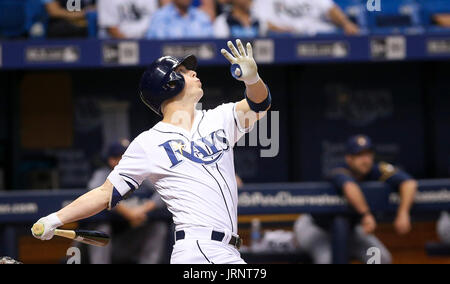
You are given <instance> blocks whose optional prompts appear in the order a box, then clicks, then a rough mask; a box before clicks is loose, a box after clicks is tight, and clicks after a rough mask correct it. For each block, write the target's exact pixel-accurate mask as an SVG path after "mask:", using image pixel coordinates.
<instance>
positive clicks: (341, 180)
mask: <svg viewBox="0 0 450 284" xmlns="http://www.w3.org/2000/svg"><path fill="white" fill-rule="evenodd" d="M328 180H329V181H330V182H331V183H332V184H333V185H334V186H335V187H337V188H338V189H339V190H342V189H343V187H344V185H345V183H346V182H355V183H356V180H355V178H354V177H353V176H352V174H351V172H350V170H348V169H346V168H344V167H340V168H335V169H333V170H332V171H331V172H330V174H329V176H328Z"/></svg>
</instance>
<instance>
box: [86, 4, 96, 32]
mask: <svg viewBox="0 0 450 284" xmlns="http://www.w3.org/2000/svg"><path fill="white" fill-rule="evenodd" d="M86 19H87V22H88V36H89V37H91V38H96V37H97V32H98V22H97V20H98V13H97V11H89V12H87V13H86Z"/></svg>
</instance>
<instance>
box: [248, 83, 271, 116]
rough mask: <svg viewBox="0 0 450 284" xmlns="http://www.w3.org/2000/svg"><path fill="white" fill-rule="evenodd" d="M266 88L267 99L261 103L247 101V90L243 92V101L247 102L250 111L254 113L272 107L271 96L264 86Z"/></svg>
mask: <svg viewBox="0 0 450 284" xmlns="http://www.w3.org/2000/svg"><path fill="white" fill-rule="evenodd" d="M266 88H267V98H266V99H265V100H264V101H263V102H261V103H259V104H258V103H255V102H253V101H252V100H250V99H249V97H248V96H247V90H246V91H245V99H246V100H247V102H248V105H249V106H250V109H251V110H252V111H254V112H256V113H259V112H263V111H266V110H267V109H268V108H269V107H270V106H271V105H272V95H271V94H270V90H269V87H268V86H267V85H266Z"/></svg>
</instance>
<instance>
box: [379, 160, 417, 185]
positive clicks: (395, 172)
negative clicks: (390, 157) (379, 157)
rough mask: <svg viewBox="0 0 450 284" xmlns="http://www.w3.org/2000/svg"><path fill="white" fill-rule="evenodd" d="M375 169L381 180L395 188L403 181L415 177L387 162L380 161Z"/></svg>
mask: <svg viewBox="0 0 450 284" xmlns="http://www.w3.org/2000/svg"><path fill="white" fill-rule="evenodd" d="M374 171H375V175H377V177H378V178H377V179H378V180H379V181H381V182H385V183H387V184H389V185H390V186H392V187H393V188H395V189H398V187H399V186H400V185H401V184H402V183H403V182H405V181H407V180H410V179H413V178H412V176H410V175H409V174H408V173H406V172H404V171H402V170H400V169H398V168H397V167H395V166H393V165H391V164H389V163H386V162H380V163H378V165H376V167H375V169H374Z"/></svg>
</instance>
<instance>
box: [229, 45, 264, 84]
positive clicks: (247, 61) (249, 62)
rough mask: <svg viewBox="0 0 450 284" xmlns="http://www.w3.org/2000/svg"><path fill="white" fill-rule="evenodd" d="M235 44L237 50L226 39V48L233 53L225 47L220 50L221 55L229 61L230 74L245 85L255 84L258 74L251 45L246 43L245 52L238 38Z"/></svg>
mask: <svg viewBox="0 0 450 284" xmlns="http://www.w3.org/2000/svg"><path fill="white" fill-rule="evenodd" d="M236 45H237V47H238V49H239V51H238V50H237V49H236V47H234V45H233V43H232V42H231V41H228V48H229V49H230V50H231V53H232V54H233V55H231V54H230V53H229V52H228V51H226V50H225V49H222V50H221V52H222V54H223V56H225V58H226V59H227V60H228V61H230V63H231V75H233V77H234V78H236V79H237V80H239V81H242V82H244V83H245V84H247V85H253V84H256V83H257V82H258V81H259V75H258V66H257V65H256V62H255V59H253V49H252V45H251V44H250V43H247V52H245V49H244V46H243V45H242V42H241V40H240V39H238V40H236Z"/></svg>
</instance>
